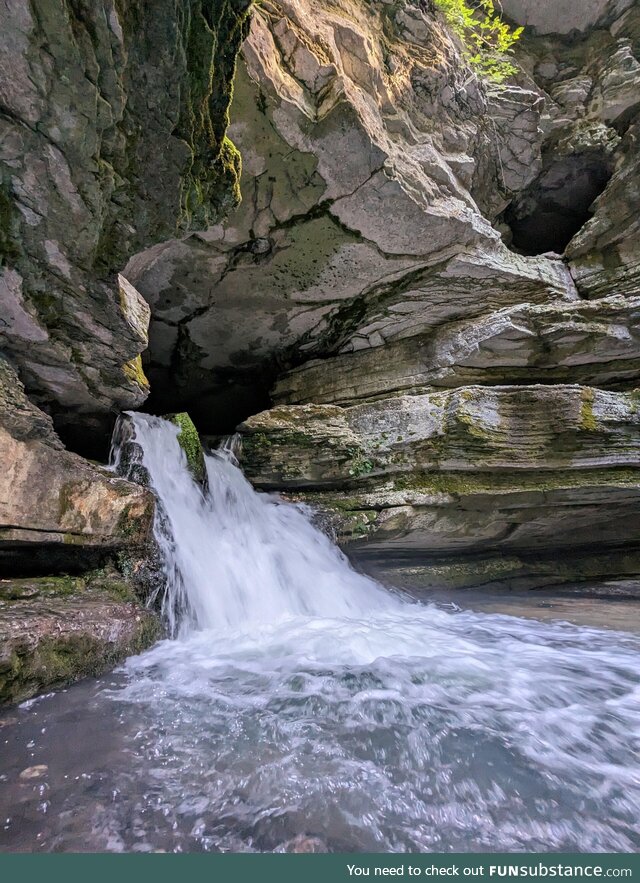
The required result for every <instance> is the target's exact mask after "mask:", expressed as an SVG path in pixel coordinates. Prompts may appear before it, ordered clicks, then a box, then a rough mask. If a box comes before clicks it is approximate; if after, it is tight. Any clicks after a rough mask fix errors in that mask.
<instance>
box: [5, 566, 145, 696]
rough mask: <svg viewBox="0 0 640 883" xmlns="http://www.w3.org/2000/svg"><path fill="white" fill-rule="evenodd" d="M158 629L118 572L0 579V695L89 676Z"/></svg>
mask: <svg viewBox="0 0 640 883" xmlns="http://www.w3.org/2000/svg"><path fill="white" fill-rule="evenodd" d="M160 635H161V627H160V622H159V619H158V617H157V615H156V614H155V613H153V612H152V611H150V610H144V609H143V608H141V607H140V605H139V603H137V600H136V598H135V595H134V594H133V592H132V591H131V587H130V585H129V584H128V583H127V582H126V580H124V579H123V577H122V576H121V575H119V574H116V573H113V572H111V573H110V572H101V573H92V574H88V575H85V576H84V577H40V578H31V579H13V580H11V579H10V580H6V579H0V703H3V702H22V701H24V700H25V699H28V698H30V697H31V696H34V695H36V694H37V693H42V692H44V691H46V690H51V689H59V688H60V687H64V686H66V685H67V684H70V683H72V682H73V681H76V680H78V679H79V678H82V677H88V676H93V677H95V676H97V675H99V674H101V673H102V672H104V671H106V670H107V669H109V668H112V667H113V666H114V665H117V664H118V663H119V662H121V661H122V660H123V659H124V658H125V657H126V656H129V655H131V654H133V653H140V652H141V651H142V650H144V649H146V648H147V647H148V646H150V645H151V644H152V643H153V642H154V641H155V640H157V639H158V638H159V637H160Z"/></svg>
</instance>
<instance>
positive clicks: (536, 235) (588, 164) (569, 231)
mask: <svg viewBox="0 0 640 883" xmlns="http://www.w3.org/2000/svg"><path fill="white" fill-rule="evenodd" d="M612 171H613V169H612V167H611V163H610V160H609V159H608V157H606V156H603V155H602V154H601V153H594V152H589V153H584V154H575V155H571V156H566V157H562V158H560V159H556V160H554V161H552V162H551V163H549V164H548V165H547V166H546V167H545V168H544V169H543V171H542V173H541V174H540V175H539V177H538V178H537V179H536V180H535V181H533V183H532V184H530V185H529V187H528V188H527V189H526V190H525V191H524V192H523V193H521V194H520V195H519V196H518V197H517V198H516V199H515V200H514V201H513V202H512V204H511V205H510V206H509V207H508V208H507V209H506V211H505V212H504V214H503V217H502V221H503V226H504V225H506V226H507V227H508V228H509V231H510V236H509V240H510V241H509V242H508V244H509V246H510V247H511V249H512V250H513V251H515V252H518V253H519V254H524V255H539V254H545V253H547V252H554V253H556V254H563V253H564V251H565V249H566V247H567V245H568V244H569V242H570V241H571V240H572V239H573V237H574V236H575V235H576V233H577V232H578V231H579V230H580V229H581V228H582V227H583V226H584V225H585V224H586V222H587V221H588V220H589V219H590V218H591V217H592V216H593V209H592V206H593V202H594V200H595V199H596V198H597V197H598V196H599V195H600V194H601V193H602V192H603V190H604V189H605V187H606V186H607V183H608V181H609V179H610V178H611V174H612Z"/></svg>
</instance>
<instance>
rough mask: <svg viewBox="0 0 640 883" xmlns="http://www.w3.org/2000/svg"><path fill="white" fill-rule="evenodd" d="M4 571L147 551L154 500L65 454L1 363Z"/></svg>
mask: <svg viewBox="0 0 640 883" xmlns="http://www.w3.org/2000/svg"><path fill="white" fill-rule="evenodd" d="M0 453H1V457H0V459H1V460H2V463H3V470H2V474H1V475H0V568H1V570H2V571H3V572H5V573H7V572H12V571H13V572H25V573H28V572H34V571H35V572H37V571H40V572H43V571H44V572H56V571H59V570H63V569H69V570H71V571H77V570H82V569H85V568H86V567H87V566H91V565H95V564H97V563H99V562H100V561H102V560H104V559H105V557H107V556H108V555H114V554H116V553H118V552H125V551H127V552H129V553H130V554H135V553H138V552H142V550H143V549H144V547H145V545H146V544H147V541H148V539H149V536H150V528H151V523H152V519H153V498H152V496H151V494H149V492H148V491H146V490H145V489H144V488H141V487H139V486H138V485H135V484H132V483H131V482H128V481H125V480H123V479H121V478H118V477H117V476H116V475H114V474H113V473H111V472H109V471H108V470H107V469H104V468H100V467H98V466H94V465H92V464H91V463H89V462H87V461H86V460H83V459H82V458H81V457H79V456H78V455H76V454H73V453H71V452H69V451H66V450H64V448H63V445H62V443H61V442H60V440H59V439H58V437H57V436H56V434H55V432H54V430H53V426H52V424H51V420H50V418H49V417H47V416H46V415H45V414H44V413H43V412H41V411H39V410H38V409H37V408H36V407H35V406H34V405H32V404H31V403H30V402H29V400H28V399H27V398H26V396H25V394H24V389H23V387H22V384H21V383H20V381H19V380H18V377H17V375H16V373H15V371H14V369H13V368H12V366H11V365H10V364H9V363H8V362H7V361H6V360H4V359H2V358H0Z"/></svg>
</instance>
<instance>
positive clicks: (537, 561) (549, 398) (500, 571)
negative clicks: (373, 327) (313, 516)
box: [240, 385, 640, 587]
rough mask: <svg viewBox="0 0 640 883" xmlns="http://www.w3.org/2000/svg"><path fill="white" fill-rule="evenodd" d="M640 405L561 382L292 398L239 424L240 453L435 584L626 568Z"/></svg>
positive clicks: (349, 538) (370, 556)
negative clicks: (359, 398)
mask: <svg viewBox="0 0 640 883" xmlns="http://www.w3.org/2000/svg"><path fill="white" fill-rule="evenodd" d="M639 405H640V397H639V395H638V393H637V392H636V393H613V392H605V391H602V390H598V389H593V388H591V387H581V386H560V385H558V386H523V387H494V388H492V389H487V388H485V387H463V388H460V389H456V390H452V391H447V392H439V393H430V394H426V395H410V396H402V397H401V396H394V397H393V398H385V399H382V400H380V401H376V402H370V403H364V404H360V405H354V406H352V407H350V408H342V407H337V406H331V405H325V406H317V405H301V406H288V407H286V406H283V407H279V408H274V409H272V410H271V411H268V412H265V413H264V414H259V415H256V416H255V417H252V418H250V419H249V420H247V421H246V423H244V424H243V425H242V426H241V427H240V429H241V431H242V432H243V434H244V441H243V446H242V454H241V458H242V463H243V466H244V468H245V471H246V473H247V475H248V476H249V477H250V478H251V480H252V481H253V482H254V483H255V484H256V485H257V486H259V487H264V488H265V489H273V488H285V489H287V492H288V493H289V494H291V493H292V492H293V498H294V499H297V500H301V501H305V502H307V503H309V504H311V505H312V506H313V508H314V510H315V511H317V512H318V513H320V517H321V521H322V523H324V524H325V525H327V526H328V527H330V529H331V530H332V531H334V533H335V535H336V537H337V539H338V540H339V541H340V542H341V543H342V544H343V545H345V546H346V547H348V548H349V549H350V551H351V552H352V553H353V554H354V555H356V556H359V557H360V558H361V559H363V560H364V561H365V562H366V561H367V560H373V561H376V560H377V559H378V558H381V559H383V560H384V561H385V562H386V565H387V567H388V566H389V564H390V562H391V561H393V560H397V561H398V562H403V561H404V560H406V559H407V558H409V559H412V560H413V567H419V573H420V578H421V580H422V582H423V584H425V585H431V586H438V585H440V586H442V585H449V586H453V587H463V586H471V585H484V584H488V583H494V582H495V583H506V584H508V585H510V586H512V587H515V586H523V585H536V584H540V583H543V584H544V583H549V582H554V580H555V581H556V582H563V581H572V580H576V579H581V578H582V579H588V578H596V577H603V576H608V577H611V576H627V575H630V574H631V575H633V574H637V573H639V572H640V543H639V541H638V535H637V523H638V512H639V511H640V483H639V482H638V463H639V462H640V408H639Z"/></svg>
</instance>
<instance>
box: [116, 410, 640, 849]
mask: <svg viewBox="0 0 640 883" xmlns="http://www.w3.org/2000/svg"><path fill="white" fill-rule="evenodd" d="M133 419H134V421H135V428H136V440H137V442H138V444H139V445H140V446H141V448H142V451H143V464H144V466H145V467H146V469H147V470H148V472H149V474H150V477H151V483H152V486H153V488H154V490H155V492H156V494H157V496H158V498H159V500H160V501H161V503H162V508H163V509H164V513H165V517H164V519H163V520H162V523H161V524H159V525H158V527H157V535H158V539H159V542H160V544H161V546H162V549H163V553H164V557H165V561H166V566H167V576H168V589H167V595H166V598H165V610H166V611H167V613H168V614H169V615H170V617H172V624H173V626H174V629H175V633H176V634H177V636H178V637H177V640H167V641H164V642H161V643H160V644H159V645H157V646H156V647H155V648H154V649H152V650H151V651H149V652H147V653H145V654H143V655H142V656H140V657H138V658H136V659H132V660H130V661H129V663H128V665H127V672H128V676H129V680H128V683H127V685H126V687H125V689H124V690H122V691H118V692H117V693H116V694H115V697H114V698H116V699H117V700H118V701H120V702H121V701H124V702H125V703H133V704H134V705H135V706H136V707H137V709H138V711H139V712H140V711H141V710H144V714H145V720H146V724H145V726H146V735H145V737H144V739H143V740H142V742H143V749H141V751H142V756H144V757H145V758H146V760H145V761H144V764H143V766H145V769H144V772H142V771H141V773H140V775H144V776H146V777H147V778H149V779H150V780H151V781H154V776H155V779H156V780H157V787H158V791H159V793H161V795H162V796H161V797H159V798H158V801H159V803H158V805H159V806H162V813H163V817H165V818H170V819H173V823H172V824H173V829H172V830H174V831H175V830H182V828H181V824H180V820H181V819H182V816H183V815H184V814H186V817H187V818H189V819H191V817H193V819H192V821H193V820H194V819H195V821H193V824H194V827H193V829H192V830H190V833H189V837H191V840H189V837H187V839H186V841H180V842H181V844H183V842H186V843H187V844H188V848H206V849H231V850H234V849H277V848H282V846H281V844H282V843H283V842H285V841H287V840H290V839H291V838H292V837H295V836H312V837H317V838H319V840H320V841H321V842H322V843H324V844H326V845H327V846H328V847H329V848H331V849H337V850H342V851H358V850H380V851H389V850H391V851H393V850H447V849H458V850H471V849H479V850H482V849H496V850H536V849H545V850H566V849H568V850H632V849H634V848H637V847H638V845H640V838H639V836H638V818H639V817H640V760H639V753H638V747H639V746H640V686H639V679H638V672H639V671H640V648H639V646H638V641H637V639H636V638H634V637H632V636H630V635H624V634H622V633H615V632H606V631H600V630H597V629H591V628H584V627H577V626H572V625H569V624H563V623H555V624H548V623H546V624H545V623H540V622H535V621H532V620H522V619H517V618H515V617H508V616H501V615H481V614H474V613H470V612H466V613H465V612H449V611H447V610H443V609H439V608H437V607H435V606H433V605H424V604H418V603H412V602H409V601H408V600H405V599H403V598H402V597H400V596H399V595H394V594H392V593H391V592H389V591H387V590H386V589H385V588H383V587H382V586H380V585H379V584H377V583H376V582H374V581H373V580H371V579H369V578H366V577H364V576H362V575H360V574H358V573H356V572H355V571H354V570H353V569H352V568H351V567H350V565H349V563H348V562H347V560H346V559H345V557H344V556H343V555H342V554H341V553H340V552H339V551H338V549H337V548H336V547H335V546H334V545H333V544H332V543H331V542H330V541H329V539H328V538H327V537H325V536H324V535H323V534H322V533H321V532H320V531H318V530H317V529H316V528H315V527H314V526H313V525H312V524H311V522H310V520H309V517H308V513H306V512H305V511H304V509H302V508H300V507H297V506H294V505H292V504H289V503H284V502H282V501H280V500H279V499H278V498H277V497H275V496H269V495H262V494H257V493H256V492H254V491H253V489H252V488H251V486H250V485H249V483H248V482H247V481H246V480H245V478H244V477H243V475H242V473H241V472H240V470H239V469H238V468H237V466H236V465H235V463H234V459H233V456H232V454H231V452H230V451H224V452H220V453H216V454H214V455H212V456H209V457H207V472H208V481H209V490H208V492H207V493H205V494H203V492H202V491H201V489H200V488H199V487H198V486H197V485H196V484H195V483H194V482H193V481H192V480H191V478H190V476H189V474H188V471H187V468H186V461H185V457H184V454H183V453H182V451H181V449H180V447H179V445H178V443H177V440H176V434H177V430H176V429H175V428H174V427H173V426H172V425H171V424H168V423H166V422H164V421H162V420H160V419H158V418H155V417H149V416H146V415H134V417H133ZM176 801H178V806H177V807H176ZM189 824H191V821H190V822H189ZM194 831H196V832H197V833H196V834H194V833H193V832H194ZM145 836H147V835H145ZM181 836H183V837H186V834H183V835H181ZM152 839H153V838H152ZM172 842H174V841H172ZM194 843H196V844H197V845H196V846H194ZM189 844H190V846H189ZM279 844H280V845H279ZM156 846H157V843H156ZM174 848H175V847H174ZM177 848H185V847H184V845H180V846H179V847H177Z"/></svg>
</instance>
